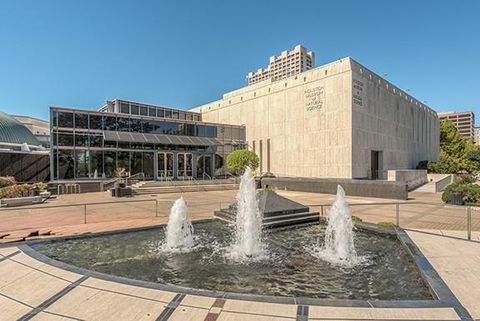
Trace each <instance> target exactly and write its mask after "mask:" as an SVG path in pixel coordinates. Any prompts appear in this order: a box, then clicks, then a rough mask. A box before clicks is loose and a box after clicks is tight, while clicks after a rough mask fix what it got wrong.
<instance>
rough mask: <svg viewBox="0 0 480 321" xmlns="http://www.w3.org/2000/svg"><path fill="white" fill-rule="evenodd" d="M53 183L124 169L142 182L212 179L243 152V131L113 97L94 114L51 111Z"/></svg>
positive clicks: (197, 116)
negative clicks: (142, 178) (238, 151)
mask: <svg viewBox="0 0 480 321" xmlns="http://www.w3.org/2000/svg"><path fill="white" fill-rule="evenodd" d="M50 132H51V142H52V144H51V153H50V157H51V162H50V164H51V165H50V171H51V177H52V179H53V180H69V179H72V180H73V179H74V180H77V179H101V178H111V177H115V176H116V173H117V171H119V170H124V171H125V172H127V173H128V174H129V175H134V174H137V173H144V174H145V177H146V178H147V179H153V180H163V179H188V178H200V179H205V178H211V177H214V176H220V175H225V174H226V173H227V170H226V164H225V159H226V156H227V155H228V154H229V153H230V152H232V151H233V150H235V149H238V148H244V147H245V145H246V142H245V127H244V126H235V125H226V124H215V123H205V122H202V121H201V114H198V113H192V112H187V111H183V110H178V109H172V108H166V107H162V106H155V105H148V104H142V103H137V102H132V101H126V100H119V99H115V100H113V101H108V102H107V104H106V105H105V106H103V107H101V108H100V109H99V110H98V111H90V110H81V109H70V108H63V107H50Z"/></svg>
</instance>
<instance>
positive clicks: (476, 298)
mask: <svg viewBox="0 0 480 321" xmlns="http://www.w3.org/2000/svg"><path fill="white" fill-rule="evenodd" d="M407 233H408V235H409V236H410V237H411V238H412V240H413V241H414V242H415V244H417V246H418V247H419V248H420V250H421V251H422V252H423V253H424V255H425V256H426V257H427V258H428V260H429V262H430V263H431V264H432V265H433V267H434V268H435V270H436V271H437V272H438V274H439V275H440V276H441V278H442V279H443V280H444V281H445V283H447V285H448V287H449V288H450V290H452V292H453V293H454V294H455V296H456V297H457V298H458V299H459V300H460V302H462V304H463V306H464V307H465V308H466V309H467V310H468V311H469V312H470V314H471V315H472V317H473V318H474V319H480V290H479V289H480V243H478V242H469V241H465V240H459V239H456V238H451V237H445V236H439V235H432V234H428V233H422V232H416V231H408V232H407Z"/></svg>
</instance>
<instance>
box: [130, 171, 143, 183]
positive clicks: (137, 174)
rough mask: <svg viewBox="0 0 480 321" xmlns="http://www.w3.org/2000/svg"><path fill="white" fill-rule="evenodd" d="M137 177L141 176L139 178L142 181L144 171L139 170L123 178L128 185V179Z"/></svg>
mask: <svg viewBox="0 0 480 321" xmlns="http://www.w3.org/2000/svg"><path fill="white" fill-rule="evenodd" d="M137 177H141V180H142V181H145V173H143V172H140V173H136V174H133V175H130V176H128V177H127V178H125V184H127V185H128V181H129V180H131V179H135V178H137Z"/></svg>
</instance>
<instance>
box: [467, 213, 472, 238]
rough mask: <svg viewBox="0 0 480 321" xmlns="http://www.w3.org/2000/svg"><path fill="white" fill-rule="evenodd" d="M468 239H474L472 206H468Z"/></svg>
mask: <svg viewBox="0 0 480 321" xmlns="http://www.w3.org/2000/svg"><path fill="white" fill-rule="evenodd" d="M467 239H468V240H469V241H471V240H472V207H471V206H469V207H467Z"/></svg>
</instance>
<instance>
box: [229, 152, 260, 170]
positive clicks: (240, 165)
mask: <svg viewBox="0 0 480 321" xmlns="http://www.w3.org/2000/svg"><path fill="white" fill-rule="evenodd" d="M258 164H259V159H258V156H257V154H255V153H254V152H252V151H250V150H247V149H238V150H236V151H233V152H231V153H230V154H229V155H228V157H227V167H228V169H229V170H230V172H232V174H235V175H238V174H242V173H243V172H244V171H245V167H247V166H249V167H250V168H251V169H252V171H253V172H254V171H255V170H257V168H258Z"/></svg>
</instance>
